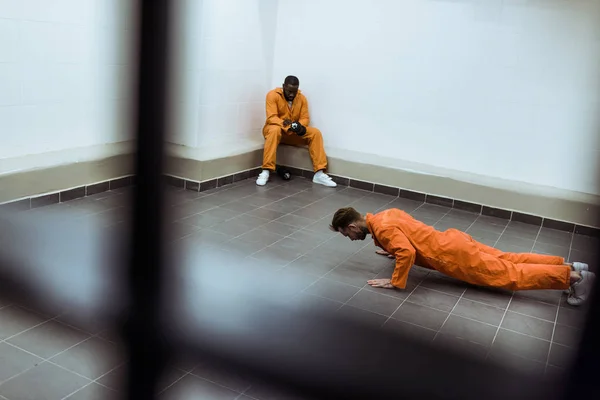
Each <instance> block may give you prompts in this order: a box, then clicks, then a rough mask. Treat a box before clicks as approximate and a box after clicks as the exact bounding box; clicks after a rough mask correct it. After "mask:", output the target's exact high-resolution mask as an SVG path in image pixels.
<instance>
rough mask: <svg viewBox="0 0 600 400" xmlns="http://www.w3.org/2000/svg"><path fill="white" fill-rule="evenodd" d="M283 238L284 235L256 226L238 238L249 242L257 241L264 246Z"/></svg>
mask: <svg viewBox="0 0 600 400" xmlns="http://www.w3.org/2000/svg"><path fill="white" fill-rule="evenodd" d="M283 238H284V236H281V235H278V234H276V233H272V232H269V231H267V230H264V229H260V228H256V229H253V230H251V231H249V232H247V233H244V234H242V235H241V236H239V237H238V238H237V240H241V241H243V242H247V243H256V244H260V245H262V246H263V247H266V246H269V245H271V244H273V243H275V242H277V241H278V240H281V239H283Z"/></svg>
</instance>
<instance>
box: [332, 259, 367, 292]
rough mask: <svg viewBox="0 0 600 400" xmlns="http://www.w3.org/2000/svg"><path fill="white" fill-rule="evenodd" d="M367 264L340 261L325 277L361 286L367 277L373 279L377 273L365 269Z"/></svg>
mask: <svg viewBox="0 0 600 400" xmlns="http://www.w3.org/2000/svg"><path fill="white" fill-rule="evenodd" d="M367 267H368V266H364V267H361V266H355V265H352V264H347V263H342V264H341V265H340V266H338V267H336V268H335V269H334V270H332V271H331V272H330V273H328V274H327V278H329V279H332V280H334V281H338V282H342V283H347V284H349V285H353V286H358V287H362V286H364V285H365V284H366V283H367V281H368V280H369V279H373V278H374V277H375V276H376V275H377V271H372V270H369V269H367Z"/></svg>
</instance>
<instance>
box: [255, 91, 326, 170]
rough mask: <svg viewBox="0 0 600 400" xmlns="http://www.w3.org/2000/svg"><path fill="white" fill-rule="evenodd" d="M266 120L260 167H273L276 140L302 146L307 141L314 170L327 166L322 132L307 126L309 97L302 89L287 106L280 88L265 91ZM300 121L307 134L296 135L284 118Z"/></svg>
mask: <svg viewBox="0 0 600 400" xmlns="http://www.w3.org/2000/svg"><path fill="white" fill-rule="evenodd" d="M266 110H267V121H266V122H265V126H264V127H263V136H264V137H265V150H264V154H263V165H262V167H263V169H268V170H272V171H273V170H275V164H276V161H275V159H276V156H277V146H278V145H279V142H282V143H285V144H291V145H294V146H301V145H304V144H308V153H309V154H310V159H311V160H312V163H313V168H314V171H315V172H317V171H320V170H324V169H326V168H327V156H326V155H325V149H324V148H323V136H322V135H321V131H320V130H318V129H317V128H313V127H311V126H308V124H309V122H310V116H309V114H308V101H307V100H306V97H305V96H304V95H303V94H302V92H301V91H298V94H297V95H296V98H295V99H294V101H293V103H292V107H291V108H290V106H289V104H288V101H287V100H286V99H285V96H284V95H283V89H282V88H277V89H273V90H271V91H270V92H269V93H267V105H266ZM286 119H289V120H290V121H296V122H300V123H301V124H302V125H303V126H305V127H306V134H305V135H304V136H298V135H296V134H295V133H294V132H292V131H291V130H289V128H290V126H289V125H288V126H286V127H284V126H283V121H284V120H286Z"/></svg>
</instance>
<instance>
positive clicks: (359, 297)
mask: <svg viewBox="0 0 600 400" xmlns="http://www.w3.org/2000/svg"><path fill="white" fill-rule="evenodd" d="M400 304H402V300H401V299H398V298H395V297H391V296H386V295H385V292H384V291H381V292H380V293H375V292H370V291H367V290H361V291H360V292H358V294H356V296H354V297H353V298H352V299H350V300H349V301H348V305H351V306H354V307H357V308H360V309H363V310H367V311H372V312H375V313H377V314H382V315H386V316H388V317H389V316H390V315H392V314H393V313H394V312H395V311H396V310H397V309H398V307H399V306H400Z"/></svg>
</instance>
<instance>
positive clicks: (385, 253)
mask: <svg viewBox="0 0 600 400" xmlns="http://www.w3.org/2000/svg"><path fill="white" fill-rule="evenodd" d="M375 253H377V254H379V255H380V256H386V257H387V258H391V259H394V258H396V257H394V256H393V255H391V254H390V253H388V252H387V251H385V250H377V251H375Z"/></svg>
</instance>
